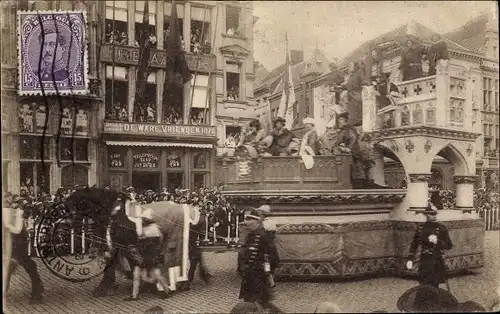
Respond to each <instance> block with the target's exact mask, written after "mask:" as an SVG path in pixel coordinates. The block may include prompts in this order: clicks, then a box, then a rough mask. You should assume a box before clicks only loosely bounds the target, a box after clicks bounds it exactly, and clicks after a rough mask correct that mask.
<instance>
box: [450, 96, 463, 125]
mask: <svg viewBox="0 0 500 314" xmlns="http://www.w3.org/2000/svg"><path fill="white" fill-rule="evenodd" d="M464 105H465V101H464V100H462V99H454V98H452V99H450V105H449V109H448V110H449V116H450V122H452V123H463V122H464Z"/></svg>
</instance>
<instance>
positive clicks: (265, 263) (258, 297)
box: [240, 210, 278, 308]
mask: <svg viewBox="0 0 500 314" xmlns="http://www.w3.org/2000/svg"><path fill="white" fill-rule="evenodd" d="M245 225H246V227H247V229H248V231H249V233H248V235H247V238H246V241H245V245H244V251H243V259H242V281H241V288H240V299H243V300H244V301H245V302H257V303H260V304H261V305H262V306H263V307H265V308H267V307H269V306H270V304H269V301H270V298H271V293H270V292H271V285H270V283H269V280H268V275H269V274H271V273H272V272H273V271H274V269H275V268H276V267H277V265H278V254H277V252H276V248H275V247H274V246H273V245H272V241H271V240H270V239H269V236H268V234H267V232H266V231H265V230H264V228H263V227H262V218H261V217H260V215H259V213H258V212H257V211H256V210H252V211H251V212H250V214H249V215H247V216H246V217H245Z"/></svg>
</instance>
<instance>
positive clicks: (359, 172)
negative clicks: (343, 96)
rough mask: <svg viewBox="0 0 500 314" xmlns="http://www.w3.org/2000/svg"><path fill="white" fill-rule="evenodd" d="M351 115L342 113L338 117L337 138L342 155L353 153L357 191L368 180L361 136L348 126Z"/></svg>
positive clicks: (354, 181)
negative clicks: (360, 140)
mask: <svg viewBox="0 0 500 314" xmlns="http://www.w3.org/2000/svg"><path fill="white" fill-rule="evenodd" d="M348 119H349V114H348V113H347V112H344V113H341V114H339V115H338V116H337V127H338V128H339V133H338V136H337V143H336V144H335V147H336V149H338V151H340V152H341V153H351V155H352V164H351V182H352V186H353V188H355V189H362V188H363V187H364V186H365V181H366V180H367V178H366V176H365V174H366V171H365V170H366V169H365V163H364V159H363V156H362V154H361V149H360V146H359V141H358V139H359V135H358V132H357V131H356V129H355V128H354V127H352V126H351V125H349V124H348Z"/></svg>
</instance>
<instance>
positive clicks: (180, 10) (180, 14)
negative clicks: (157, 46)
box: [163, 1, 185, 49]
mask: <svg viewBox="0 0 500 314" xmlns="http://www.w3.org/2000/svg"><path fill="white" fill-rule="evenodd" d="M163 8H164V14H165V19H164V21H165V22H164V23H163V39H164V40H167V38H168V35H169V33H170V29H169V27H170V15H171V14H172V2H171V1H166V2H165V3H164V5H163ZM177 28H178V29H179V33H180V36H181V41H182V48H183V49H184V48H185V45H184V5H183V4H177Z"/></svg>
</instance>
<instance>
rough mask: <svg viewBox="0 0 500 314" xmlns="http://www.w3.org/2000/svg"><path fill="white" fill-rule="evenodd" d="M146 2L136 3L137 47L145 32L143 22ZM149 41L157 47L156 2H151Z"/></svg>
mask: <svg viewBox="0 0 500 314" xmlns="http://www.w3.org/2000/svg"><path fill="white" fill-rule="evenodd" d="M144 4H145V1H136V2H135V45H136V46H138V45H139V42H140V37H141V34H142V32H143V27H142V21H143V18H144ZM148 10H149V34H150V37H149V40H150V41H151V42H152V43H153V45H156V1H149V8H148Z"/></svg>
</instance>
